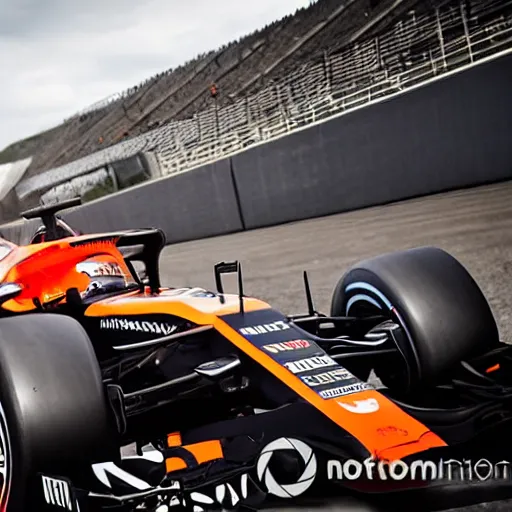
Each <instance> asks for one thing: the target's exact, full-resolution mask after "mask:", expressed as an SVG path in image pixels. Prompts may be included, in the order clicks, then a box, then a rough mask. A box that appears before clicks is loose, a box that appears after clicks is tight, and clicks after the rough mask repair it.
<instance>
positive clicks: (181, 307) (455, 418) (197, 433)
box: [0, 201, 512, 512]
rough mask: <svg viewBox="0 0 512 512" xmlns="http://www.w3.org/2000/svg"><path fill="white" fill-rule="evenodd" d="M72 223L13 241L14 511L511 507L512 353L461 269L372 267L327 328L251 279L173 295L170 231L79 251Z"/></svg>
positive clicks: (358, 272) (352, 281)
mask: <svg viewBox="0 0 512 512" xmlns="http://www.w3.org/2000/svg"><path fill="white" fill-rule="evenodd" d="M75 204H77V202H76V201H72V202H67V203H65V204H60V205H57V206H43V207H41V208H38V209H36V210H31V211H30V212H26V213H25V217H27V218H34V217H40V218H42V220H43V224H44V226H43V227H42V228H41V229H39V230H38V232H37V233H36V234H35V238H34V239H33V241H32V243H30V244H28V245H26V246H16V245H14V244H12V243H10V242H8V241H5V240H2V241H1V242H0V276H1V277H0V311H1V316H2V318H1V319H0V447H1V457H0V475H1V487H0V489H1V494H0V510H1V511H8V512H13V511H24V510H27V511H31V510H37V511H42V510H49V511H62V510H69V511H71V512H78V511H80V512H84V511H97V510H108V511H114V510H121V511H135V510H137V511H138V510H141V511H147V512H148V511H151V512H166V511H174V510H176V511H179V510H190V511H194V512H200V511H203V510H235V509H236V510H241V509H253V510H254V509H258V508H265V507H267V506H269V505H272V506H273V505H274V504H277V505H276V506H279V504H281V505H282V504H283V503H284V504H285V505H286V504H288V505H289V504H290V502H294V501H295V500H301V499H304V498H306V499H307V498H308V497H314V496H319V497H322V498H325V499H326V500H328V499H330V498H331V497H336V499H337V500H338V501H337V503H338V509H339V510H343V505H342V504H340V503H341V502H340V501H339V499H340V496H347V497H349V498H350V499H351V500H359V503H360V504H359V505H358V507H359V508H357V510H401V509H404V510H410V507H411V503H413V504H414V507H415V509H416V510H434V509H441V508H448V507H449V506H451V505H455V504H457V505H460V504H467V503H470V502H477V501H483V500H486V501H490V500H496V499H503V498H506V497H509V496H510V495H512V485H511V482H509V479H510V476H509V473H510V472H509V467H508V465H509V460H512V449H511V443H510V441H509V438H510V429H511V426H512V423H511V419H512V379H511V378H510V369H511V365H512V358H511V354H512V352H511V349H510V348H509V346H507V345H506V344H503V343H501V342H500V341H499V337H498V329H497V326H496V323H495V320H494V318H493V315H492V312H491V309H490V307H489V305H488V303H487V301H486V300H485V298H484V296H483V294H482V292H481V291H480V289H479V288H478V286H477V284H476V283H475V281H474V280H473V279H472V277H471V276H470V275H469V273H468V272H467V271H466V270H465V268H464V267H463V266H462V265H461V264H460V263H458V262H457V261H456V260H455V259H454V258H453V257H452V256H450V255H449V254H447V253H446V252H444V251H442V250H440V249H436V248H432V247H425V248H418V249H413V250H408V251H400V252H395V253H391V254H386V255H383V256H379V257H376V258H374V259H371V260H367V261H364V262H362V263H360V264H358V265H356V266H354V267H353V268H352V269H350V270H349V271H348V272H347V273H346V274H345V275H344V276H342V277H341V279H340V281H339V282H338V284H337V286H336V287H335V290H334V294H333V297H332V307H331V312H330V315H329V316H328V315H324V314H320V313H318V312H317V311H316V310H315V307H314V304H313V301H312V298H311V293H310V288H309V284H308V278H307V274H306V273H305V274H304V283H305V290H306V293H305V297H306V301H305V302H306V303H307V309H308V312H307V313H306V314H304V315H294V316H287V315H285V314H283V313H281V312H279V311H277V310H275V309H273V308H272V307H271V306H270V305H269V304H267V303H265V302H263V301H261V300H257V299H255V298H250V297H247V296H246V295H245V294H244V290H243V279H242V273H241V267H240V265H239V264H238V263H237V262H228V263H225V262H223V263H219V264H217V265H216V266H215V268H214V275H215V280H216V286H217V291H215V292H212V291H207V290H205V289H202V288H164V287H163V286H162V285H161V283H160V278H159V267H158V261H159V255H160V252H161V250H162V248H163V247H164V245H165V237H164V235H163V233H162V232H161V231H160V230H158V229H144V230H133V231H125V232H118V233H105V234H97V235H79V234H78V233H77V232H75V231H73V230H72V228H70V227H69V226H67V224H65V223H64V222H63V221H62V219H59V218H58V217H57V216H56V213H57V212H58V210H59V209H63V208H64V207H69V206H73V205H75ZM227 273H234V274H237V277H238V293H235V294H228V293H225V292H224V289H223V275H225V274H227ZM369 381H370V382H369ZM361 502H363V503H364V504H365V505H364V506H366V507H367V508H362V507H363V505H362V504H361ZM351 503H352V504H347V505H346V506H347V508H346V509H347V510H349V509H351V508H350V507H353V506H354V504H353V503H354V502H351ZM352 510H353V508H352Z"/></svg>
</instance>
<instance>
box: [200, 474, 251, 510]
mask: <svg viewBox="0 0 512 512" xmlns="http://www.w3.org/2000/svg"><path fill="white" fill-rule="evenodd" d="M248 479H249V475H248V474H246V473H245V474H243V475H242V477H241V480H240V495H239V493H237V492H236V491H235V489H234V487H233V485H231V484H230V483H226V484H219V485H217V486H216V487H215V498H212V497H211V496H208V495H206V494H203V493H200V492H192V493H191V494H190V501H192V502H193V503H194V508H193V510H194V512H205V511H206V510H211V509H212V508H213V507H212V508H203V506H202V505H215V504H218V505H220V506H221V507H223V510H224V509H225V508H228V509H229V510H231V509H232V508H233V507H236V505H237V504H238V503H239V502H240V501H242V500H245V499H246V498H247V496H248ZM216 508H217V507H216Z"/></svg>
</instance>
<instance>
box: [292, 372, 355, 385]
mask: <svg viewBox="0 0 512 512" xmlns="http://www.w3.org/2000/svg"><path fill="white" fill-rule="evenodd" d="M354 378H355V377H354V376H353V375H352V374H351V373H350V372H349V371H348V370H345V368H338V369H337V370H332V371H330V372H325V373H319V374H317V375H305V376H304V377H301V379H302V380H303V381H304V382H305V383H306V384H307V385H308V386H312V387H315V386H323V385H325V384H334V383H336V382H341V381H344V380H350V379H354Z"/></svg>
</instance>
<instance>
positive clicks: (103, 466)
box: [92, 462, 151, 491]
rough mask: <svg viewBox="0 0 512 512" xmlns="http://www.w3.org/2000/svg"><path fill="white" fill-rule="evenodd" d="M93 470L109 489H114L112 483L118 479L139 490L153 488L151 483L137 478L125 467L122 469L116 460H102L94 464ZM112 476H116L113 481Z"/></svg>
mask: <svg viewBox="0 0 512 512" xmlns="http://www.w3.org/2000/svg"><path fill="white" fill-rule="evenodd" d="M92 471H93V473H94V474H95V476H96V478H97V479H98V480H99V481H100V482H101V483H102V484H103V485H104V486H106V487H108V488H109V489H112V484H113V482H114V483H115V482H116V480H121V482H123V484H125V485H129V486H130V487H133V489H136V490H138V491H147V490H149V489H151V485H149V484H148V483H147V482H145V481H144V480H141V479H140V478H137V477H136V476H134V475H132V474H131V473H128V472H127V471H125V470H124V469H121V468H120V467H119V466H117V465H116V464H115V463H114V462H101V463H97V464H93V465H92ZM112 477H114V479H113V481H111V478H112Z"/></svg>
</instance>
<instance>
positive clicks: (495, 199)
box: [161, 182, 512, 512]
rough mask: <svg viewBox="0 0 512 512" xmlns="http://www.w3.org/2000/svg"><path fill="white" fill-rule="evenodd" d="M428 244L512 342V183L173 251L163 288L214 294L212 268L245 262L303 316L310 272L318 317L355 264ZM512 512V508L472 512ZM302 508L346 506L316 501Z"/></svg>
mask: <svg viewBox="0 0 512 512" xmlns="http://www.w3.org/2000/svg"><path fill="white" fill-rule="evenodd" d="M424 245H434V246H437V247H440V248H442V249H445V250H447V251H448V252H450V253H451V254H453V255H454V256H455V257H456V258H458V259H459V261H460V262H461V263H462V264H463V265H465V266H466V268H467V269H468V270H469V271H470V273H471V274H472V275H473V277H474V278H475V279H476V281H477V283H478V284H479V285H480V287H481V288H482V290H483V291H484V293H485V295H486V297H487V298H488V300H489V302H490V304H491V307H492V309H493V312H494V314H495V317H496V320H497V322H498V325H499V328H500V334H501V337H502V339H503V340H504V341H508V342H512V321H511V320H512V319H511V314H512V293H511V287H512V182H506V183H501V184H494V185H489V186H484V187H478V188H473V189H467V190H460V191H455V192H450V193H445V194H439V195H435V196H430V197H426V198H419V199H413V200H409V201H404V202H400V203H395V204H391V205H386V206H380V207H374V208H368V209H365V210H358V211H354V212H349V213H345V214H339V215H334V216H329V217H323V218H318V219H312V220H307V221H301V222H296V223H290V224H286V225H280V226H275V227H270V228H265V229H258V230H254V231H248V232H243V233H237V234H233V235H226V236H220V237H215V238H210V239H205V240H198V241H193V242H187V243H182V244H176V245H172V246H168V247H167V248H166V249H165V250H164V252H163V254H162V258H161V268H162V282H163V284H164V285H168V286H201V287H205V288H209V289H213V288H214V279H213V265H214V264H215V263H217V262H219V261H222V260H225V261H228V260H234V259H238V260H240V261H241V263H242V265H243V274H244V282H245V292H246V294H247V295H252V296H256V297H259V298H261V299H263V300H266V301H267V302H269V303H271V304H272V305H273V306H274V307H275V308H277V309H280V310H281V311H283V312H285V313H298V312H305V310H306V301H305V297H304V293H303V287H302V271H303V270H308V272H309V274H310V283H311V287H312V291H313V296H314V298H315V305H316V307H317V310H320V311H322V312H325V313H328V312H329V306H330V299H331V294H332V290H333V288H334V286H335V285H336V282H337V280H338V279H339V277H340V276H341V275H342V274H343V272H345V271H346V270H347V269H348V268H349V267H350V266H351V265H352V264H355V263H356V262H358V261H359V260H361V259H364V258H368V257H372V256H375V255H378V254H381V253H384V252H389V251H393V250H398V249H406V248H412V247H419V246H424ZM228 279H229V278H228ZM226 282H227V283H228V284H227V286H226V288H227V290H228V291H235V290H236V281H235V279H233V280H226ZM349 509H350V510H359V509H358V507H357V506H354V507H349ZM510 509H512V501H508V502H507V503H503V502H502V503H501V504H496V503H493V504H483V505H479V506H477V507H471V508H464V510H470V511H471V512H473V511H477V510H478V511H480V510H486V511H489V510H493V511H494V510H500V511H506V510H510ZM279 510H282V511H285V510H286V511H287V512H291V511H293V510H298V508H296V507H294V508H292V507H283V508H280V509H279ZM300 510H332V511H334V510H347V509H346V508H341V507H340V505H339V504H336V503H334V504H331V505H326V504H313V503H308V504H306V505H304V506H302V507H300ZM460 510H462V509H460Z"/></svg>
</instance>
